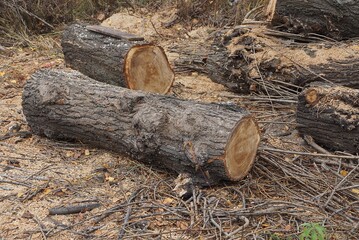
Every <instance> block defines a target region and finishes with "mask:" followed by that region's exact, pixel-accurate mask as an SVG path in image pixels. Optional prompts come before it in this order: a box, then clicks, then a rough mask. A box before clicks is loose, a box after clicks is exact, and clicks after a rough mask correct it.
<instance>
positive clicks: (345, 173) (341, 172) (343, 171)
mask: <svg viewBox="0 0 359 240" xmlns="http://www.w3.org/2000/svg"><path fill="white" fill-rule="evenodd" d="M340 175H342V176H343V177H345V176H346V175H348V171H346V170H341V171H340Z"/></svg>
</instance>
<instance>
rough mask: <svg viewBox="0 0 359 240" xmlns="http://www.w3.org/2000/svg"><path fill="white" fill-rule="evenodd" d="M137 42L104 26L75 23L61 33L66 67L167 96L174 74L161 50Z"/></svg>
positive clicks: (96, 78) (92, 76)
mask: <svg viewBox="0 0 359 240" xmlns="http://www.w3.org/2000/svg"><path fill="white" fill-rule="evenodd" d="M95 30H97V32H95ZM99 30H101V31H99ZM100 32H101V33H100ZM121 35H122V36H123V38H122V39H121V38H120V37H121ZM118 36H119V37H118ZM139 39H141V38H133V37H132V38H131V37H129V36H128V34H125V35H124V33H117V34H116V31H115V30H112V29H107V28H105V27H101V28H100V27H97V28H95V27H89V28H86V27H85V26H84V25H80V24H74V25H71V26H69V27H68V28H67V29H66V30H65V31H64V34H63V37H62V42H61V45H62V49H63V53H64V57H65V62H66V65H67V66H69V67H71V68H73V69H75V70H78V71H80V72H82V73H83V74H85V75H87V76H89V77H91V78H93V79H95V80H97V81H101V82H105V83H108V84H113V85H117V86H121V87H126V88H130V89H134V90H143V91H147V92H155V93H162V94H164V93H167V92H168V91H169V89H170V87H171V86H172V83H173V80H174V73H173V70H172V68H171V66H170V64H169V62H168V59H167V56H166V54H165V52H164V50H163V49H162V48H161V47H159V46H155V45H151V44H147V43H146V42H144V41H135V40H139Z"/></svg>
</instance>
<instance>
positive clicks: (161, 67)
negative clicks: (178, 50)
mask: <svg viewBox="0 0 359 240" xmlns="http://www.w3.org/2000/svg"><path fill="white" fill-rule="evenodd" d="M124 72H125V79H126V83H127V86H128V88H130V89H133V90H142V91H146V92H152V93H160V94H166V93H167V92H168V91H169V90H170V88H171V86H172V83H173V80H174V72H173V70H172V68H171V66H170V64H169V62H168V59H167V56H166V54H165V52H164V50H163V48H161V47H159V46H154V45H150V44H145V45H139V46H134V47H132V48H131V49H130V50H129V51H128V53H127V55H126V57H125V64H124Z"/></svg>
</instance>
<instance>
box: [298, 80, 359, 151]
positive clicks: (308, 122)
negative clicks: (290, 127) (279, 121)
mask: <svg viewBox="0 0 359 240" xmlns="http://www.w3.org/2000/svg"><path fill="white" fill-rule="evenodd" d="M297 123H298V130H299V132H300V133H302V134H305V135H310V136H312V137H313V139H314V140H315V141H316V142H317V143H318V144H321V145H323V146H325V147H326V148H329V149H331V150H339V151H345V152H349V153H353V154H358V153H359V90H358V89H351V88H347V87H343V86H332V85H326V84H318V83H316V84H313V86H311V87H309V88H307V89H305V90H304V91H303V92H302V93H301V94H300V95H299V97H298V108H297Z"/></svg>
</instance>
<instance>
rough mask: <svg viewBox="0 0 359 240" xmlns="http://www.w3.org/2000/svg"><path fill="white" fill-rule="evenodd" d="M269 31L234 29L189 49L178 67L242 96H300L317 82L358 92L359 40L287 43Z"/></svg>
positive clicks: (178, 60)
mask: <svg viewBox="0 0 359 240" xmlns="http://www.w3.org/2000/svg"><path fill="white" fill-rule="evenodd" d="M266 33H267V29H264V28H258V29H250V30H243V29H235V30H232V31H230V32H228V33H226V34H224V38H222V39H219V38H217V39H216V40H215V41H214V42H213V44H212V45H211V46H207V47H204V46H203V47H202V48H201V50H199V51H197V50H196V49H195V46H193V47H192V51H190V50H187V51H184V54H182V55H181V57H180V58H178V59H177V60H176V61H175V65H176V69H177V70H178V71H186V70H189V71H197V72H201V73H204V74H207V75H208V76H209V77H210V78H211V80H212V81H214V82H216V83H220V84H222V85H224V86H226V87H227V88H228V89H229V90H231V91H233V92H237V93H249V92H250V91H259V92H263V93H265V94H267V92H266V91H268V93H269V94H272V95H286V93H290V94H297V92H299V91H300V90H301V88H302V87H304V86H306V85H307V84H309V83H311V82H316V81H322V82H327V83H332V84H335V85H342V86H347V87H351V88H359V81H358V77H357V76H358V73H359V70H358V69H359V50H358V48H357V44H358V41H353V42H350V43H335V44H331V43H326V44H323V43H305V44H303V43H301V44H297V43H292V44H288V43H287V42H284V41H283V40H282V39H280V38H275V37H271V36H269V35H267V34H266ZM187 52H188V53H187Z"/></svg>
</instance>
